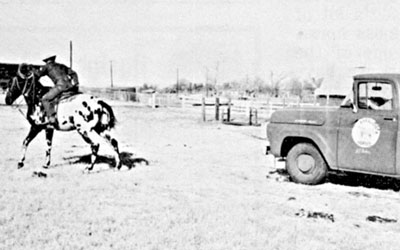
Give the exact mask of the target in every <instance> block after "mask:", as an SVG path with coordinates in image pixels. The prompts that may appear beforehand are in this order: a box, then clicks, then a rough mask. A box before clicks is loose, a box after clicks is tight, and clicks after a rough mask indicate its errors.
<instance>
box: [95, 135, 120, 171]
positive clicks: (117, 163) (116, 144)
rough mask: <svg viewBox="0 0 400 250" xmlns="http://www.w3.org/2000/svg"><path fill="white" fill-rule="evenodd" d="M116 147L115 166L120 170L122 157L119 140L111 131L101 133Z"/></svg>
mask: <svg viewBox="0 0 400 250" xmlns="http://www.w3.org/2000/svg"><path fill="white" fill-rule="evenodd" d="M100 135H101V136H102V137H103V138H104V139H105V140H106V141H107V142H108V143H109V144H110V145H111V147H112V148H113V149H114V159H115V167H116V168H117V169H118V170H119V169H121V166H122V164H121V158H120V154H119V148H118V141H117V140H116V139H115V138H113V137H112V136H111V135H110V133H109V132H108V131H107V130H106V131H104V132H102V133H101V134H100Z"/></svg>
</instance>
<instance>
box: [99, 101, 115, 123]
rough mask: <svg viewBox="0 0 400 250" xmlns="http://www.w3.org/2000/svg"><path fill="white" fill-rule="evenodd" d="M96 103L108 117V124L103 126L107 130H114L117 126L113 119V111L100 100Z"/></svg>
mask: <svg viewBox="0 0 400 250" xmlns="http://www.w3.org/2000/svg"><path fill="white" fill-rule="evenodd" d="M98 103H99V104H100V106H101V107H103V108H104V109H105V110H106V111H107V113H108V116H109V120H108V123H107V124H104V125H106V126H107V128H108V129H112V128H114V127H115V125H116V124H117V119H116V118H115V115H114V111H113V110H112V108H111V106H110V105H108V104H107V103H106V102H104V101H102V100H99V101H98Z"/></svg>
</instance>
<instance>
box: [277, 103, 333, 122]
mask: <svg viewBox="0 0 400 250" xmlns="http://www.w3.org/2000/svg"><path fill="white" fill-rule="evenodd" d="M337 110H338V107H313V108H287V109H281V110H277V111H275V112H274V113H273V114H272V116H271V121H270V122H271V123H286V124H303V125H314V126H322V125H324V123H325V122H326V120H327V119H328V117H330V118H332V116H333V115H334V114H335V113H337Z"/></svg>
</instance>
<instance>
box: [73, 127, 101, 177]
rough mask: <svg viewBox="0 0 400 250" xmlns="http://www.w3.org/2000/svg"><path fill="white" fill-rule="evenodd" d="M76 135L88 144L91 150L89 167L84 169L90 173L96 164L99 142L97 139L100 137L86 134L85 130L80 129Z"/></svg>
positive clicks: (93, 133)
mask: <svg viewBox="0 0 400 250" xmlns="http://www.w3.org/2000/svg"><path fill="white" fill-rule="evenodd" d="M78 133H79V134H80V135H81V136H82V138H83V139H84V140H85V141H86V142H87V143H89V144H90V148H91V150H92V155H91V158H90V166H89V167H86V168H85V170H88V171H91V170H92V169H93V166H94V164H95V163H96V159H97V153H98V152H99V147H100V142H99V140H98V138H99V137H100V136H99V134H97V133H96V132H88V131H86V130H81V129H78Z"/></svg>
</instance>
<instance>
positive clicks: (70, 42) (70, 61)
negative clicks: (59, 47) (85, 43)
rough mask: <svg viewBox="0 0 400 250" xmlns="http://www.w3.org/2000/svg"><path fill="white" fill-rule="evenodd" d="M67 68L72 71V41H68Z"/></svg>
mask: <svg viewBox="0 0 400 250" xmlns="http://www.w3.org/2000/svg"><path fill="white" fill-rule="evenodd" d="M69 67H70V68H71V69H72V41H69Z"/></svg>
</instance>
